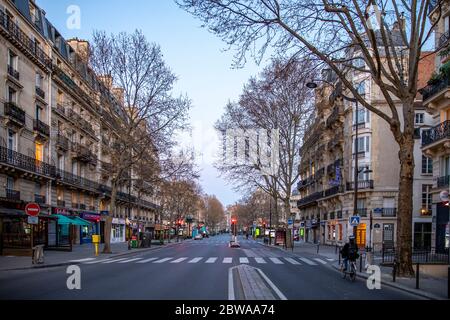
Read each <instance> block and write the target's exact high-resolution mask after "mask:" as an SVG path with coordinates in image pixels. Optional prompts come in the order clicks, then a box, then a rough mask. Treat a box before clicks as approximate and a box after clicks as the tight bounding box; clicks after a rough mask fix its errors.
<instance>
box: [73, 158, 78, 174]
mask: <svg viewBox="0 0 450 320" xmlns="http://www.w3.org/2000/svg"><path fill="white" fill-rule="evenodd" d="M72 174H74V175H78V163H77V162H76V161H73V162H72Z"/></svg>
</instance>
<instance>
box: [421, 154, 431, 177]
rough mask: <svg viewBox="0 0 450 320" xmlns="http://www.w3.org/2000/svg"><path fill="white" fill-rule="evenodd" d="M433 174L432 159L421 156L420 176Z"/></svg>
mask: <svg viewBox="0 0 450 320" xmlns="http://www.w3.org/2000/svg"><path fill="white" fill-rule="evenodd" d="M432 173H433V159H432V158H429V157H426V156H424V155H422V174H432Z"/></svg>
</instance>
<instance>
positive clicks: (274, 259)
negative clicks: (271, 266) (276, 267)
mask: <svg viewBox="0 0 450 320" xmlns="http://www.w3.org/2000/svg"><path fill="white" fill-rule="evenodd" d="M269 259H270V261H272V262H273V263H275V264H284V263H283V261H281V260H280V259H278V258H269Z"/></svg>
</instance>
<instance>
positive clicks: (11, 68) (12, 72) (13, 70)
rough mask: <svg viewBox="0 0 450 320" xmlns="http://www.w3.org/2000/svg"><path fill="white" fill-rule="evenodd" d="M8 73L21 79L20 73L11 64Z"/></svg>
mask: <svg viewBox="0 0 450 320" xmlns="http://www.w3.org/2000/svg"><path fill="white" fill-rule="evenodd" d="M8 75H9V76H11V77H13V78H14V79H16V80H17V81H19V80H20V73H19V72H18V71H17V70H16V69H14V67H12V66H10V65H8Z"/></svg>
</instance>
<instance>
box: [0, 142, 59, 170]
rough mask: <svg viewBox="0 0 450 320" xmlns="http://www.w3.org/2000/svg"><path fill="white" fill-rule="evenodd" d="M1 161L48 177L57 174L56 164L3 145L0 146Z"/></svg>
mask: <svg viewBox="0 0 450 320" xmlns="http://www.w3.org/2000/svg"><path fill="white" fill-rule="evenodd" d="M0 163H5V164H8V165H10V166H13V167H15V168H19V169H22V170H25V171H29V172H32V173H36V174H39V175H42V176H46V177H53V176H54V174H55V167H54V166H52V165H50V164H48V163H45V162H42V161H39V160H36V159H35V158H32V157H29V156H26V155H24V154H21V153H18V152H16V151H13V150H11V149H7V148H5V147H2V146H0Z"/></svg>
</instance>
